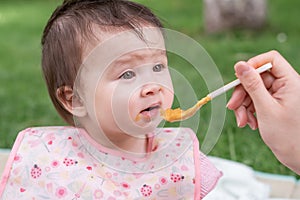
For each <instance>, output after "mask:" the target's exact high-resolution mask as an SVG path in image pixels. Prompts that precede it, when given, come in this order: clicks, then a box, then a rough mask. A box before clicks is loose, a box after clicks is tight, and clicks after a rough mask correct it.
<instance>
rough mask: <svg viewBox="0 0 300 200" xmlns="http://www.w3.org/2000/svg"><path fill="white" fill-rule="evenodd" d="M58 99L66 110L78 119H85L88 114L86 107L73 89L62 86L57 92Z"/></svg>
mask: <svg viewBox="0 0 300 200" xmlns="http://www.w3.org/2000/svg"><path fill="white" fill-rule="evenodd" d="M56 97H57V99H58V100H59V102H60V103H61V104H62V105H63V106H64V108H65V109H66V110H67V111H69V112H70V113H72V115H74V116H76V117H84V116H85V115H86V114H87V112H86V109H85V106H84V104H83V102H82V100H81V99H80V97H79V96H78V95H76V94H75V92H74V91H73V89H72V87H70V86H62V87H60V88H58V89H57V90H56Z"/></svg>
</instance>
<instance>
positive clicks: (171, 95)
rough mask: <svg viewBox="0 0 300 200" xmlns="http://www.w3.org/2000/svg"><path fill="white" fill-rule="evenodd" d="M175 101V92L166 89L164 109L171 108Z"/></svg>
mask: <svg viewBox="0 0 300 200" xmlns="http://www.w3.org/2000/svg"><path fill="white" fill-rule="evenodd" d="M173 100H174V92H173V91H171V90H168V89H166V90H165V92H164V105H163V107H164V109H166V108H170V107H171V106H172V103H173Z"/></svg>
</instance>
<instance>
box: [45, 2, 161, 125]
mask: <svg viewBox="0 0 300 200" xmlns="http://www.w3.org/2000/svg"><path fill="white" fill-rule="evenodd" d="M144 24H147V25H150V26H153V27H158V28H162V23H161V22H160V20H159V19H158V18H157V17H156V16H155V15H154V14H153V13H152V12H151V10H150V9H148V8H147V7H145V6H143V5H141V4H138V3H135V2H131V1H127V0H65V1H64V2H63V4H62V5H61V6H59V7H57V8H56V10H55V11H54V12H53V14H52V15H51V17H50V19H49V20H48V23H47V25H46V27H45V29H44V32H43V36H42V41H41V43H42V69H43V74H44V78H45V80H46V84H47V88H48V93H49V95H50V98H51V100H52V102H53V104H54V106H55V108H56V110H57V111H58V113H59V114H60V115H61V116H62V118H63V119H64V120H65V121H66V122H67V123H69V124H70V125H74V120H73V115H72V114H71V113H70V112H68V111H67V110H66V109H65V108H64V106H63V105H62V104H61V103H60V101H59V100H58V97H57V90H58V89H59V88H61V87H64V86H69V87H73V85H74V81H75V79H76V75H77V72H78V70H79V67H80V65H81V64H82V61H83V59H84V58H83V50H84V47H85V44H86V43H90V42H91V41H93V40H94V39H95V37H94V36H95V34H94V33H93V27H95V25H96V27H99V28H100V30H101V31H110V30H112V29H114V30H116V29H117V30H118V29H120V30H127V29H132V30H134V31H135V32H136V33H137V34H138V35H140V34H141V32H140V31H139V30H140V29H139V28H140V27H141V26H142V25H144ZM100 37H101V36H100ZM98 39H99V38H98Z"/></svg>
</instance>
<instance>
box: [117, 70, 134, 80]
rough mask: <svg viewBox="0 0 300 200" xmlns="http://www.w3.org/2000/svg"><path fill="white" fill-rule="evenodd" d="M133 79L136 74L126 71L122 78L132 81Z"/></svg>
mask: <svg viewBox="0 0 300 200" xmlns="http://www.w3.org/2000/svg"><path fill="white" fill-rule="evenodd" d="M133 77H135V73H134V72H133V71H126V72H124V73H123V74H122V75H121V76H120V78H122V79H132V78H133Z"/></svg>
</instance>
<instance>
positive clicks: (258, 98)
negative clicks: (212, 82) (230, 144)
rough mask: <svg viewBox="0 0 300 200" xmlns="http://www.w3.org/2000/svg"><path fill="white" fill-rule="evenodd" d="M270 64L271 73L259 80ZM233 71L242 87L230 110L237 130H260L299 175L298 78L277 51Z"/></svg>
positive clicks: (234, 93) (236, 94)
mask: <svg viewBox="0 0 300 200" xmlns="http://www.w3.org/2000/svg"><path fill="white" fill-rule="evenodd" d="M269 62H270V63H272V65H273V67H272V69H271V70H270V71H269V72H265V73H263V74H262V75H261V76H260V75H259V74H258V73H257V72H256V71H255V70H254V68H258V67H260V66H262V65H264V64H266V63H269ZM234 68H235V71H236V75H237V77H238V78H239V79H240V81H241V83H242V85H239V86H237V87H236V89H235V90H234V92H233V94H232V97H231V99H230V100H229V102H228V104H227V107H228V108H229V109H231V110H234V113H235V116H236V120H237V124H238V126H239V127H244V126H246V125H247V124H248V125H249V126H250V127H251V128H252V129H256V128H258V129H259V132H260V134H261V137H262V139H263V140H264V142H265V143H266V144H267V145H268V146H269V147H270V149H271V150H272V151H273V153H274V154H275V156H276V157H277V159H278V160H279V161H281V162H282V163H283V164H285V165H286V166H288V167H289V168H290V169H292V170H294V171H295V172H296V173H298V174H300V76H299V74H298V73H297V72H296V71H295V70H294V69H293V68H292V66H291V65H290V64H289V63H288V62H287V61H286V60H285V59H284V58H283V57H282V56H281V55H280V54H279V53H278V52H277V51H270V52H267V53H264V54H261V55H258V56H256V57H253V58H251V59H250V60H248V61H247V62H242V61H241V62H238V63H237V64H236V65H235V66H234Z"/></svg>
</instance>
